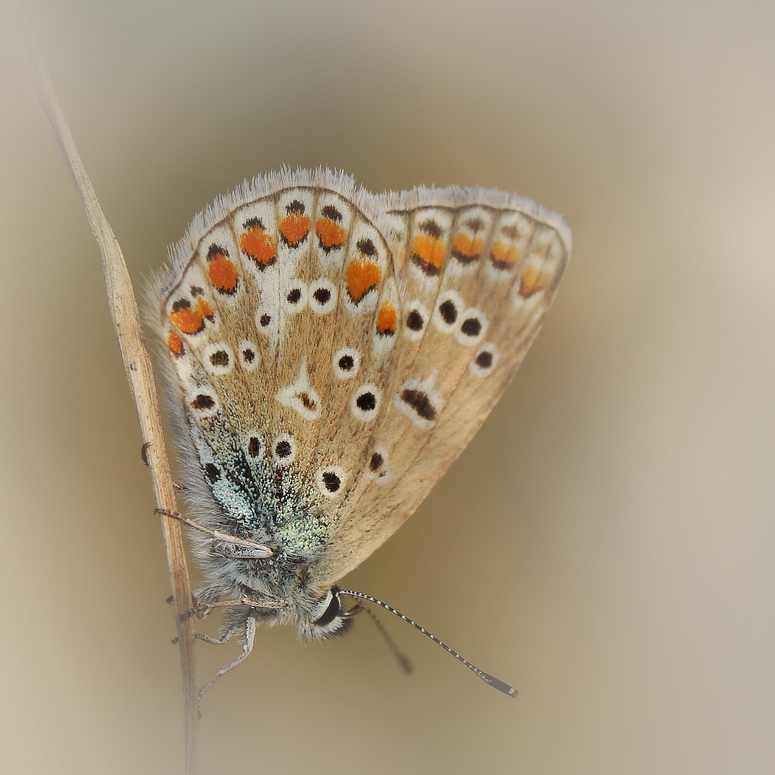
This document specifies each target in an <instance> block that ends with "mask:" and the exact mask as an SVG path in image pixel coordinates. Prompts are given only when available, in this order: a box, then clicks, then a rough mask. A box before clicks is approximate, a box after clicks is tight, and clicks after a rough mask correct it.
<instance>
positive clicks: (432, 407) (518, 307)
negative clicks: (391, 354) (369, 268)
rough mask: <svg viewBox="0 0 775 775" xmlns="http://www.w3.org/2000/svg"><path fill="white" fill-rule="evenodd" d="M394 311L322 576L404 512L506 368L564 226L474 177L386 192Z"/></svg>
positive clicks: (527, 331) (542, 308) (444, 462)
mask: <svg viewBox="0 0 775 775" xmlns="http://www.w3.org/2000/svg"><path fill="white" fill-rule="evenodd" d="M382 201H383V206H384V208H385V211H386V212H387V213H388V216H389V223H390V224H391V226H392V228H393V232H394V233H395V235H396V236H395V238H394V239H393V240H392V244H391V248H392V251H393V254H394V255H395V257H396V264H397V267H398V284H399V287H400V293H401V320H400V322H399V325H398V329H397V337H398V339H397V342H396V348H395V349H396V353H397V358H396V361H395V366H394V372H393V378H392V380H391V382H390V396H389V400H388V401H387V402H386V406H385V411H384V413H383V414H382V416H381V417H380V419H379V422H378V425H377V427H376V428H375V430H374V434H373V441H372V447H371V454H370V455H369V456H368V459H367V463H368V469H367V471H366V472H365V474H364V482H363V484H366V485H367V486H365V487H363V488H362V489H361V490H360V492H359V493H358V497H357V498H355V499H353V500H352V501H351V505H352V508H351V510H350V512H349V513H348V514H347V518H346V519H345V520H344V521H343V522H342V524H341V527H340V529H339V530H338V532H337V533H336V534H335V536H334V538H333V540H332V542H331V543H330V545H329V550H328V557H327V558H326V560H327V561H328V563H330V564H327V570H328V571H329V572H330V573H331V576H332V579H335V578H338V577H340V576H342V575H344V574H345V573H347V572H348V571H349V570H351V569H352V568H354V567H355V566H357V565H358V564H359V563H360V562H361V561H362V560H363V559H364V558H365V557H367V556H368V555H369V554H370V553H371V552H372V551H374V549H376V548H377V547H378V546H379V545H380V544H382V543H383V542H384V541H385V540H387V538H389V537H390V535H392V534H393V533H394V532H395V530H397V529H398V527H399V526H400V525H401V524H402V523H403V522H404V521H405V520H406V519H407V518H408V517H409V516H410V515H411V514H412V512H413V511H414V510H415V509H416V508H417V506H418V505H419V504H420V502H421V501H422V500H423V499H424V498H425V496H426V495H427V494H428V492H429V491H430V490H431V488H432V487H433V486H434V485H435V483H436V482H437V481H438V479H439V478H440V477H441V476H442V475H443V474H444V472H445V471H446V470H447V468H448V467H449V466H450V465H451V463H452V462H453V461H454V460H455V458H457V456H458V455H459V454H460V453H461V452H462V450H463V449H464V447H465V446H466V444H467V443H468V442H469V441H470V439H471V437H472V436H473V435H474V433H475V432H476V430H477V429H478V428H479V426H480V425H481V424H482V422H483V421H484V419H485V417H486V416H487V414H488V413H489V412H490V410H491V409H492V407H493V405H494V404H495V402H496V401H497V400H498V398H500V396H501V394H502V393H503V391H504V389H505V388H506V386H507V385H508V383H509V381H510V380H511V378H512V377H513V375H514V373H515V371H516V369H517V367H518V366H519V364H520V362H521V361H522V358H523V357H524V355H525V353H526V351H527V349H528V347H529V346H530V344H531V343H532V341H533V339H534V338H535V336H536V334H537V333H538V330H539V329H540V326H541V323H542V321H543V318H544V315H545V314H546V312H547V311H548V309H549V307H550V306H551V304H552V301H553V299H554V296H555V293H556V291H557V287H558V284H559V282H560V280H561V278H562V274H563V272H564V270H565V267H566V265H567V262H568V259H569V255H570V247H571V238H570V232H569V230H568V229H567V227H566V226H565V224H564V223H563V221H562V219H561V218H560V217H559V216H557V215H555V214H553V213H549V212H547V211H544V210H543V209H541V208H538V207H537V206H536V205H534V204H533V203H532V202H530V201H529V200H524V199H520V198H517V197H513V196H510V195H506V194H502V193H500V192H495V191H486V190H483V189H469V190H460V189H447V190H427V189H419V190H415V191H411V192H406V193H403V194H398V195H392V196H387V197H385V198H384V199H383V200H382Z"/></svg>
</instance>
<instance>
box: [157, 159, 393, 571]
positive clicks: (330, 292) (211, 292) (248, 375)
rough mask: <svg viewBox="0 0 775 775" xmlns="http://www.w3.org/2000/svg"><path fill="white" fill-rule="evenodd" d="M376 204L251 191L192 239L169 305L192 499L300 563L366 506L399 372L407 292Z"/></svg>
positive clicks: (349, 197) (287, 189)
mask: <svg viewBox="0 0 775 775" xmlns="http://www.w3.org/2000/svg"><path fill="white" fill-rule="evenodd" d="M370 202H371V197H369V196H367V195H364V194H362V193H359V192H357V191H356V190H355V187H354V184H353V183H352V180H351V179H349V178H346V177H344V176H338V175H332V174H330V173H312V174H310V173H296V174H294V175H286V176H285V177H284V178H283V179H265V180H262V181H258V182H254V184H253V185H252V187H250V188H246V189H243V190H242V191H240V192H238V193H237V194H236V195H233V196H232V197H229V198H227V199H225V200H224V201H222V202H220V203H219V204H218V208H217V212H216V213H215V214H213V213H208V214H205V216H204V217H203V218H202V219H201V220H202V223H199V224H197V223H195V224H194V227H192V229H193V231H194V233H193V237H192V238H190V239H189V240H188V243H187V244H186V245H184V246H183V247H180V248H179V249H178V255H177V258H176V259H175V260H174V266H173V270H172V272H171V273H170V276H169V278H168V279H167V281H166V283H165V285H164V287H163V289H162V291H161V293H162V299H163V302H162V309H161V326H162V328H163V329H164V332H165V335H166V339H167V342H168V345H169V349H170V353H171V355H172V361H173V363H174V367H175V372H176V375H175V379H176V381H177V384H178V385H179V386H180V392H181V398H182V408H183V411H182V417H183V424H185V425H187V426H188V431H189V433H190V436H191V439H192V442H193V450H191V454H190V455H189V457H190V460H189V461H188V462H189V465H188V469H189V470H190V473H191V476H192V479H193V480H195V481H194V482H193V485H192V486H197V481H196V480H197V478H199V479H200V480H201V478H203V479H204V481H205V483H206V486H207V487H208V488H209V490H210V491H211V493H212V495H213V497H214V499H215V501H216V503H217V506H218V508H217V513H216V514H214V515H212V516H210V515H207V514H205V515H201V514H200V515H199V517H200V519H202V518H203V519H204V520H205V522H208V521H209V523H210V525H211V526H214V527H218V528H219V529H225V530H227V531H230V532H232V533H235V534H238V535H241V536H245V537H250V538H253V539H254V540H256V541H259V542H260V543H268V544H269V545H270V546H272V547H273V548H276V550H277V551H280V552H282V553H284V554H285V555H288V556H292V557H293V556H295V557H298V558H300V559H302V560H309V559H310V558H312V557H317V556H319V555H320V553H321V552H322V551H323V549H324V548H325V547H326V546H329V545H330V539H331V536H332V534H333V533H334V531H335V529H336V527H337V525H338V524H339V520H340V519H341V517H342V514H343V513H349V512H347V508H348V504H351V505H353V506H354V504H352V497H351V496H352V493H353V491H354V488H355V487H356V485H357V484H358V482H359V471H360V469H361V467H362V461H363V458H364V456H365V455H366V454H367V450H368V448H369V445H370V444H371V434H372V431H373V428H374V426H375V424H376V421H377V418H378V417H379V416H380V415H381V414H382V413H383V411H384V406H385V402H386V401H387V400H388V399H389V383H390V378H391V374H393V372H394V369H395V367H394V363H393V358H394V347H393V344H394V343H395V341H396V338H397V321H398V312H399V295H398V285H397V283H396V278H395V270H394V265H393V260H392V257H391V253H390V251H389V249H388V245H387V243H386V241H385V239H384V237H383V236H382V234H381V233H380V231H379V230H378V229H377V227H376V226H375V224H374V223H373V218H372V217H369V215H368V214H366V213H365V212H364V211H363V208H365V207H367V206H368V205H369V203H370ZM197 232H199V233H197ZM197 469H198V470H197Z"/></svg>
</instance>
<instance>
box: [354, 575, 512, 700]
mask: <svg viewBox="0 0 775 775" xmlns="http://www.w3.org/2000/svg"><path fill="white" fill-rule="evenodd" d="M339 594H340V595H349V596H350V597H355V598H358V599H359V600H368V601H369V602H370V603H374V604H375V605H378V606H381V607H382V608H384V609H385V610H386V611H390V613H391V614H395V615H396V616H397V617H398V618H399V619H403V620H404V621H405V622H407V623H408V624H411V625H412V627H414V628H415V629H416V630H419V631H420V632H421V633H422V634H423V635H427V636H428V637H429V638H430V639H431V640H432V641H433V642H434V643H437V644H438V645H439V646H441V647H442V648H443V649H444V650H445V651H448V652H449V653H450V654H452V656H453V657H455V659H457V660H458V661H459V662H462V663H463V664H464V665H465V666H466V667H467V668H468V669H469V670H470V671H471V672H472V673H475V674H476V675H478V676H479V678H481V679H482V680H483V681H484V682H485V683H486V684H489V685H490V686H493V687H495V688H496V689H497V690H498V691H499V692H503V693H504V694H508V696H509V697H516V696H517V690H516V689H515V688H514V687H513V686H509V684H507V683H506V682H505V681H501V680H499V679H498V678H495V676H492V675H490V674H489V673H485V672H484V670H480V669H479V668H478V667H477V666H476V665H473V664H471V662H469V661H468V660H467V659H466V658H465V657H464V656H462V655H461V654H458V653H457V651H455V650H454V649H451V648H450V647H449V646H448V645H447V644H446V643H444V641H441V640H439V639H438V638H437V637H436V636H435V635H434V634H433V633H430V632H428V630H426V629H425V628H424V627H421V626H420V625H419V624H417V622H413V621H412V620H411V619H410V618H409V617H408V616H404V614H402V613H401V612H400V611H397V610H396V609H395V608H393V607H392V606H389V605H388V604H387V603H383V602H382V601H381V600H377V598H376V597H372V596H371V595H364V594H363V593H362V592H355V591H354V590H352V589H340V590H339ZM365 610H368V609H365Z"/></svg>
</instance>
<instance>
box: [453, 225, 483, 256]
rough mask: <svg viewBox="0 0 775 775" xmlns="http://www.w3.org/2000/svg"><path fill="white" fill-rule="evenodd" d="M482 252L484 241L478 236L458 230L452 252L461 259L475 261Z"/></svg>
mask: <svg viewBox="0 0 775 775" xmlns="http://www.w3.org/2000/svg"><path fill="white" fill-rule="evenodd" d="M481 252H482V241H481V240H480V239H479V238H478V237H469V236H468V235H467V234H464V233H463V232H458V233H457V234H456V235H455V239H454V240H452V254H453V255H454V256H455V258H459V259H460V260H461V261H474V260H475V259H477V258H479V256H480V254H481Z"/></svg>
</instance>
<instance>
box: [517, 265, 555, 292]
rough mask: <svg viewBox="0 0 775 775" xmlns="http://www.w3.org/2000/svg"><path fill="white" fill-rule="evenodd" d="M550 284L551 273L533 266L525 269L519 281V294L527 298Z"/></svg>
mask: <svg viewBox="0 0 775 775" xmlns="http://www.w3.org/2000/svg"><path fill="white" fill-rule="evenodd" d="M548 284H549V275H547V274H544V273H543V272H539V271H538V270H537V269H535V268H534V267H532V266H529V267H527V269H525V272H524V274H523V275H522V279H521V281H520V283H519V295H520V296H522V298H524V299H526V298H527V297H528V296H532V295H533V294H534V293H537V292H538V291H541V290H543V289H544V288H546V286H547V285H548Z"/></svg>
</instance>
